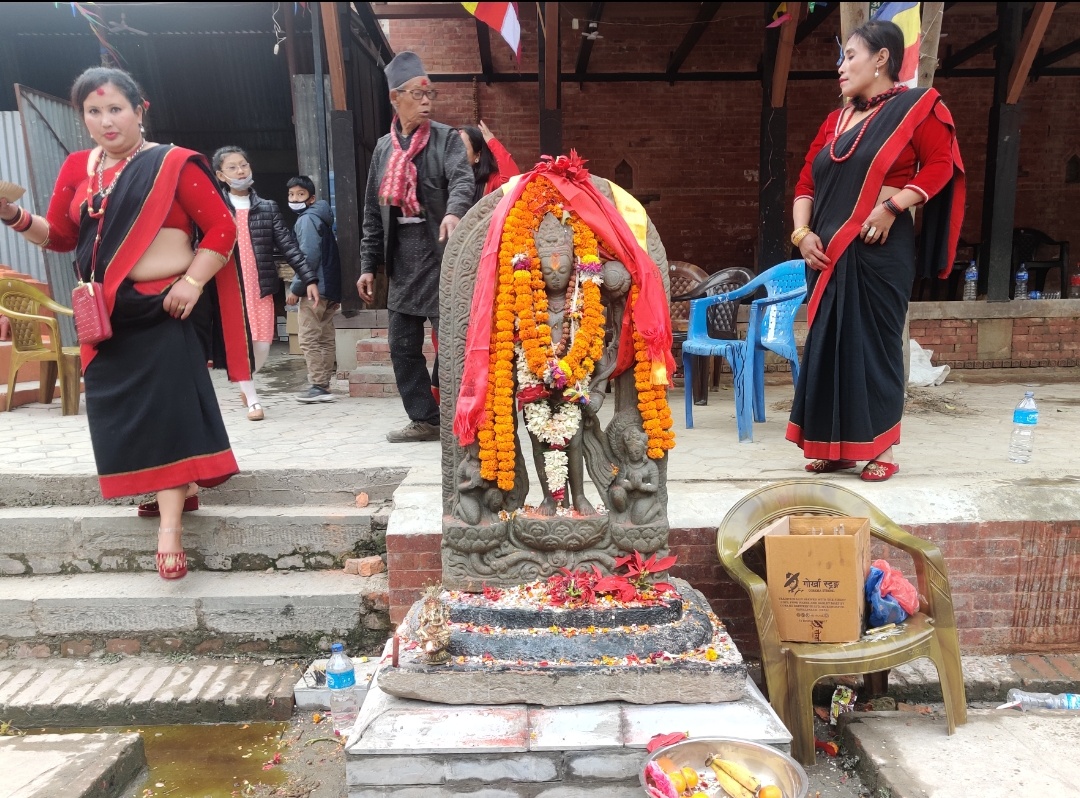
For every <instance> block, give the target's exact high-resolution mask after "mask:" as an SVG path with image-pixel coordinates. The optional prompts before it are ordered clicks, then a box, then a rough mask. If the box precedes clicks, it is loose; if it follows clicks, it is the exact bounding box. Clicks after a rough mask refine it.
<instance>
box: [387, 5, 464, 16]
mask: <svg viewBox="0 0 1080 798" xmlns="http://www.w3.org/2000/svg"><path fill="white" fill-rule="evenodd" d="M368 5H370V6H371V10H372V11H373V12H374V13H375V16H376V17H378V18H379V19H463V18H466V17H471V16H472V14H470V13H469V12H468V11H466V10H465V6H463V5H462V4H461V3H369V4H368Z"/></svg>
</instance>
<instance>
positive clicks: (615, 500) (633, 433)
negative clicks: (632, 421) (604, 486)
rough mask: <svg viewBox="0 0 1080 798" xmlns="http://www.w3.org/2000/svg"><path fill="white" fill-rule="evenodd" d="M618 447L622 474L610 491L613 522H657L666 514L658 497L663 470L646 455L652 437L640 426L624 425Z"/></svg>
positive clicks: (617, 477) (618, 438)
mask: <svg viewBox="0 0 1080 798" xmlns="http://www.w3.org/2000/svg"><path fill="white" fill-rule="evenodd" d="M612 428H613V429H615V430H616V436H615V438H616V445H615V446H613V448H614V449H615V451H616V452H617V454H618V455H620V457H619V465H618V468H619V471H618V472H617V473H616V475H615V479H614V480H613V481H612V484H611V488H610V489H609V500H610V510H611V516H612V521H624V520H626V519H627V518H628V519H629V522H630V523H631V524H634V525H637V526H644V525H646V524H652V523H656V522H657V521H659V520H661V519H662V518H663V515H664V508H663V506H662V505H661V504H660V501H659V498H658V496H657V493H658V491H659V490H660V469H659V467H658V466H657V465H656V463H654V462H653V461H652V460H650V459H649V458H648V457H647V456H646V448H647V447H648V444H649V436H648V435H646V434H645V433H644V431H642V430H641V429H639V428H638V427H637V426H633V425H629V424H626V425H622V426H621V428H616V427H615V425H612Z"/></svg>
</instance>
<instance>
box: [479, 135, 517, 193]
mask: <svg viewBox="0 0 1080 798" xmlns="http://www.w3.org/2000/svg"><path fill="white" fill-rule="evenodd" d="M487 146H488V149H489V150H491V154H492V155H494V156H495V165H496V167H497V168H496V170H495V171H494V172H492V173H491V176H490V177H488V181H487V185H486V186H484V196H485V197H486V196H487V195H488V194H490V193H491V192H492V191H494V190H495V189H497V188H498V187H499V186H501V185H502V184H503V183H505V182H506V181H507V180H509V179H510V178H511V177H512V176H514V175H519V174H521V170H520V169H518V165H517V164H516V163H514V158H513V156H511V155H510V153H509V152H508V151H507V149H506V147H504V146H503V145H502V144H501V143H499V140H498V139H491V140H490V141H488V142H487Z"/></svg>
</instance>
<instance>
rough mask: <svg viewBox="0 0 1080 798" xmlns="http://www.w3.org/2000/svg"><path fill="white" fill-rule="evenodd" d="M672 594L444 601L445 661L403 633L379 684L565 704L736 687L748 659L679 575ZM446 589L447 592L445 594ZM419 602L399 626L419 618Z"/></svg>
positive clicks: (719, 694)
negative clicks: (532, 605)
mask: <svg viewBox="0 0 1080 798" xmlns="http://www.w3.org/2000/svg"><path fill="white" fill-rule="evenodd" d="M673 584H674V585H675V587H676V589H677V590H678V593H679V595H678V596H677V597H671V598H668V599H665V600H664V601H663V602H661V603H659V604H654V605H651V606H649V605H646V606H628V607H619V606H613V607H608V606H604V605H599V606H596V607H593V606H591V605H590V606H586V607H582V608H579V609H571V610H566V609H558V608H545V609H542V610H525V609H513V608H505V609H497V608H492V607H491V606H490V605H489V604H488V603H487V602H486V601H485V600H484V599H483V598H480V597H475V598H472V599H470V600H469V601H464V600H462V601H458V602H455V601H453V600H446V602H445V603H446V606H447V608H448V610H449V614H450V619H451V624H450V626H451V631H450V643H449V648H448V652H449V661H448V662H447V663H446V664H442V665H429V664H427V663H426V661H425V659H424V657H423V655H422V653H421V651H420V649H419V647H416V646H413V645H410V644H409V641H408V640H405V641H402V642H401V646H400V652H399V661H398V666H397V667H392V666H387V667H383V668H382V670H381V672H380V684H381V689H382V690H383V691H385V692H387V693H390V694H393V695H395V696H398V697H400V698H410V699H419V700H422V701H432V702H437V703H445V704H515V703H529V704H539V705H542V706H549V707H551V706H570V705H576V704H591V703H597V702H603V701H616V700H618V701H627V702H630V703H635V704H661V703H669V702H677V703H689V704H694V703H717V702H724V701H737V700H739V699H741V698H742V696H743V685H744V683H745V681H746V665H745V664H744V662H743V659H742V655H740V654H739V651H738V649H737V648H736V647H735V645H734V644H733V643H732V642H731V638H730V637H728V635H727V631H726V630H725V629H724V626H723V624H721V623H720V621H719V619H718V618H717V617H716V616H715V615H714V614H713V613H712V611H711V610H710V609H709V605H708V603H707V602H706V601H705V598H704V597H703V596H702V595H701V593H699V592H698V591H696V590H694V589H693V588H692V587H690V585H689V584H687V583H686V582H684V581H682V580H679V579H676V580H673ZM445 595H452V594H444V596H445ZM420 607H421V602H418V603H417V605H416V606H415V607H414V608H413V610H412V611H411V612H410V614H409V616H408V617H407V618H406V620H405V623H404V626H405V627H406V628H409V629H415V628H416V627H417V614H418V612H419V610H420Z"/></svg>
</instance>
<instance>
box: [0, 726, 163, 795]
mask: <svg viewBox="0 0 1080 798" xmlns="http://www.w3.org/2000/svg"><path fill="white" fill-rule="evenodd" d="M145 767H146V756H145V753H144V750H143V741H142V737H140V736H139V735H138V734H37V735H31V736H28V737H0V772H2V773H3V774H4V795H6V796H10V797H11V798H55V796H59V795H62V796H64V798H121V796H124V795H130V794H131V792H130V790H131V788H133V787H134V786H135V785H134V782H135V779H136V778H137V777H138V776H139V774H140V773H142V772H143V769H144V768H145Z"/></svg>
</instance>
